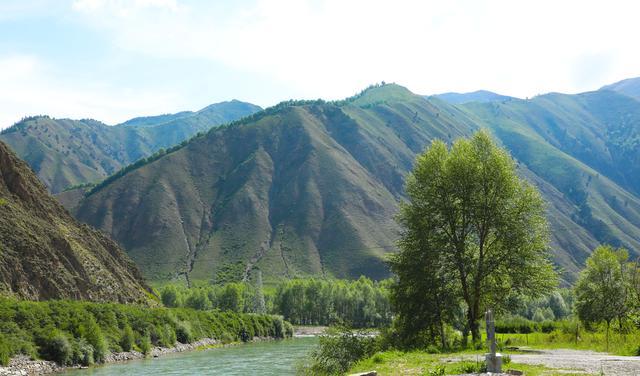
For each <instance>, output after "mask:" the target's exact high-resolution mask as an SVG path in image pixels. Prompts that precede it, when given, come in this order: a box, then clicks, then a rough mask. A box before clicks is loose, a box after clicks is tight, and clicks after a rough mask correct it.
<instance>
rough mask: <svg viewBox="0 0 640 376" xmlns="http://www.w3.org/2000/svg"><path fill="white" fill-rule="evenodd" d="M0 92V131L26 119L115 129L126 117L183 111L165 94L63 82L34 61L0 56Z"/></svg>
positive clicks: (175, 98) (44, 65) (176, 101)
mask: <svg viewBox="0 0 640 376" xmlns="http://www.w3.org/2000/svg"><path fill="white" fill-rule="evenodd" d="M0 88H1V90H0V128H5V127H8V126H10V125H11V124H13V123H15V122H16V121H18V120H19V118H20V117H22V116H29V115H42V114H47V115H51V116H54V117H60V118H64V117H71V118H94V119H98V120H102V121H107V122H110V123H118V122H122V121H124V120H126V119H128V118H130V117H131V114H158V113H165V112H167V111H169V110H172V109H174V110H176V111H177V110H178V109H184V107H181V106H185V103H184V102H183V101H182V100H181V98H178V97H176V96H172V95H167V94H166V93H164V94H163V93H158V92H155V91H151V90H131V89H128V88H114V87H109V86H105V85H103V84H84V85H79V84H78V83H74V82H65V81H64V80H61V79H58V78H57V75H56V74H55V71H54V70H52V69H51V67H49V66H47V65H46V64H44V63H43V62H42V61H40V60H39V59H38V58H36V57H34V56H21V55H10V56H0ZM17 114H20V115H17Z"/></svg>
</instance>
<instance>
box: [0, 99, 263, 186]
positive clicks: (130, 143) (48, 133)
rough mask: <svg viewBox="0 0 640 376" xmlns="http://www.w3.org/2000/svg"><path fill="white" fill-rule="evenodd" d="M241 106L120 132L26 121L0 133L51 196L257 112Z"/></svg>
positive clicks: (80, 123)
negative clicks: (214, 127) (210, 129)
mask: <svg viewBox="0 0 640 376" xmlns="http://www.w3.org/2000/svg"><path fill="white" fill-rule="evenodd" d="M259 110H260V107H258V106H255V105H252V104H250V103H245V102H240V101H236V100H234V101H230V102H222V103H218V104H214V105H211V106H208V107H205V108H204V109H202V110H200V111H197V112H181V113H178V114H173V115H161V116H155V117H146V118H135V119H131V120H129V121H128V122H125V123H123V124H121V125H119V126H108V125H106V124H104V123H101V122H99V121H95V120H89V119H85V120H70V119H52V118H50V117H47V116H39V117H31V118H27V119H25V120H23V121H21V122H19V123H17V124H15V125H14V126H12V127H11V128H8V129H5V130H3V131H2V133H0V140H1V141H4V142H6V143H7V144H8V145H9V146H10V147H11V148H12V149H13V150H14V151H15V152H16V153H17V154H18V156H20V157H21V158H22V159H24V160H25V161H26V162H27V163H28V164H29V165H30V166H31V168H32V169H33V170H34V171H35V172H36V174H37V175H38V177H40V179H41V180H42V181H43V182H44V183H45V185H46V186H47V187H48V188H49V190H50V191H51V192H52V193H59V192H61V191H62V190H64V189H65V188H68V187H70V186H74V185H78V184H84V183H92V182H98V181H100V180H102V179H104V178H105V177H107V176H109V175H111V174H113V173H114V172H116V171H118V170H120V169H121V168H122V167H124V166H126V165H128V164H130V163H133V162H135V161H136V160H138V159H140V158H144V157H147V156H149V155H151V154H153V153H154V152H156V151H158V150H159V149H161V148H169V147H171V146H173V145H176V144H179V143H180V142H181V141H184V140H186V139H188V138H190V137H192V136H193V135H195V134H196V133H198V132H201V131H205V130H208V129H209V128H211V127H213V126H216V125H220V124H224V123H227V122H230V121H233V120H236V119H239V118H241V117H244V116H247V115H250V114H252V113H255V112H256V111H259Z"/></svg>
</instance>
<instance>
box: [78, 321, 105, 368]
mask: <svg viewBox="0 0 640 376" xmlns="http://www.w3.org/2000/svg"><path fill="white" fill-rule="evenodd" d="M81 333H82V337H83V338H84V339H86V340H87V342H88V343H89V344H90V345H91V346H92V347H93V360H94V361H95V362H96V363H102V362H104V358H105V356H106V355H107V343H106V341H105V339H104V336H103V335H102V330H101V329H100V327H99V326H98V324H97V323H96V321H95V319H93V317H92V319H91V320H88V321H87V322H86V323H85V324H84V325H83V327H82V328H81Z"/></svg>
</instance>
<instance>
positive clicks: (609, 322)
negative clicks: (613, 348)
mask: <svg viewBox="0 0 640 376" xmlns="http://www.w3.org/2000/svg"><path fill="white" fill-rule="evenodd" d="M609 326H611V321H609V320H607V352H609Z"/></svg>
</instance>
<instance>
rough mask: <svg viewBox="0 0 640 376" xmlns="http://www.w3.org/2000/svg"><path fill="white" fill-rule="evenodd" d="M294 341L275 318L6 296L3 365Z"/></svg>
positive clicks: (0, 330)
mask: <svg viewBox="0 0 640 376" xmlns="http://www.w3.org/2000/svg"><path fill="white" fill-rule="evenodd" d="M292 335H293V327H292V326H291V324H289V323H288V322H286V321H284V320H283V319H282V318H281V317H279V316H273V315H257V314H239V313H234V312H221V311H198V310H193V309H188V308H149V307H144V306H133V305H123V304H110V303H90V302H78V301H46V302H31V301H18V300H14V299H7V298H0V366H5V365H8V364H9V363H10V362H11V363H12V365H13V366H14V367H15V365H16V364H18V367H19V365H20V364H29V362H27V361H26V360H27V358H30V359H40V360H48V361H53V362H55V363H56V364H58V365H60V366H77V365H79V366H88V365H91V364H94V363H104V362H110V361H118V360H129V359H136V358H138V357H141V356H158V355H161V354H163V353H168V352H177V351H185V350H190V349H195V348H199V347H206V346H209V345H214V344H225V343H232V342H241V341H242V342H247V341H251V340H254V339H257V338H274V339H279V338H287V337H291V336H292ZM163 349H164V350H163ZM137 354H139V355H137ZM12 358H13V360H12ZM53 368H55V367H53Z"/></svg>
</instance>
